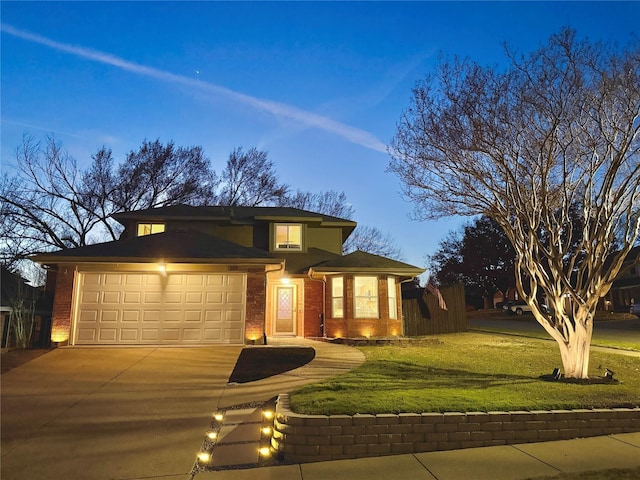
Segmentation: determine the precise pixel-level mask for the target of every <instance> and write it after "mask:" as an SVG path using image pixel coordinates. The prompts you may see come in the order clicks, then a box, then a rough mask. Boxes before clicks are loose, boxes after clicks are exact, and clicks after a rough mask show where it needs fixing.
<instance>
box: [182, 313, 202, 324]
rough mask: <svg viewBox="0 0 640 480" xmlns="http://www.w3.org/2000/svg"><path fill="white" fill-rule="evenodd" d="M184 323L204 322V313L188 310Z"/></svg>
mask: <svg viewBox="0 0 640 480" xmlns="http://www.w3.org/2000/svg"><path fill="white" fill-rule="evenodd" d="M184 321H185V322H191V323H193V322H196V323H200V322H202V311H201V310H186V311H185V312H184Z"/></svg>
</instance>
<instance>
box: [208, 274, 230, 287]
mask: <svg viewBox="0 0 640 480" xmlns="http://www.w3.org/2000/svg"><path fill="white" fill-rule="evenodd" d="M235 276H237V275H235ZM225 277H226V276H225V275H207V277H206V283H207V286H208V287H215V286H222V285H224V284H225Z"/></svg>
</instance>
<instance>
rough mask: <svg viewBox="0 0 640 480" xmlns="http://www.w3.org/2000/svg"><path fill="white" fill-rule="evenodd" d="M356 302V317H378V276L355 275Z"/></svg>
mask: <svg viewBox="0 0 640 480" xmlns="http://www.w3.org/2000/svg"><path fill="white" fill-rule="evenodd" d="M353 290H354V292H353V293H354V295H353V299H354V304H355V317H356V318H378V278H377V277H354V278H353Z"/></svg>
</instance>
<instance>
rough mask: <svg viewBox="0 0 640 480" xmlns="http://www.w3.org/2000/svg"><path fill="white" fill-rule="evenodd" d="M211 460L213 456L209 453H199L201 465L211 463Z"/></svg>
mask: <svg viewBox="0 0 640 480" xmlns="http://www.w3.org/2000/svg"><path fill="white" fill-rule="evenodd" d="M209 460H211V454H210V453H209V452H198V461H199V462H200V463H209Z"/></svg>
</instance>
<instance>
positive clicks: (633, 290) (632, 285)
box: [604, 246, 640, 312]
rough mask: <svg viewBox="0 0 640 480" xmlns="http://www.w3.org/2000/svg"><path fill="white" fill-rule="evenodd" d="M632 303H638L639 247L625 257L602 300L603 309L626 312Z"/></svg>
mask: <svg viewBox="0 0 640 480" xmlns="http://www.w3.org/2000/svg"><path fill="white" fill-rule="evenodd" d="M632 303H640V246H638V247H634V248H632V249H631V251H630V252H629V254H628V255H627V258H626V259H625V261H624V263H623V264H622V268H621V269H620V272H619V273H618V276H617V277H616V279H615V280H614V282H613V285H611V290H609V293H608V294H607V296H606V298H605V300H604V309H605V310H611V311H619V312H628V311H629V307H630V306H631V304H632Z"/></svg>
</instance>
